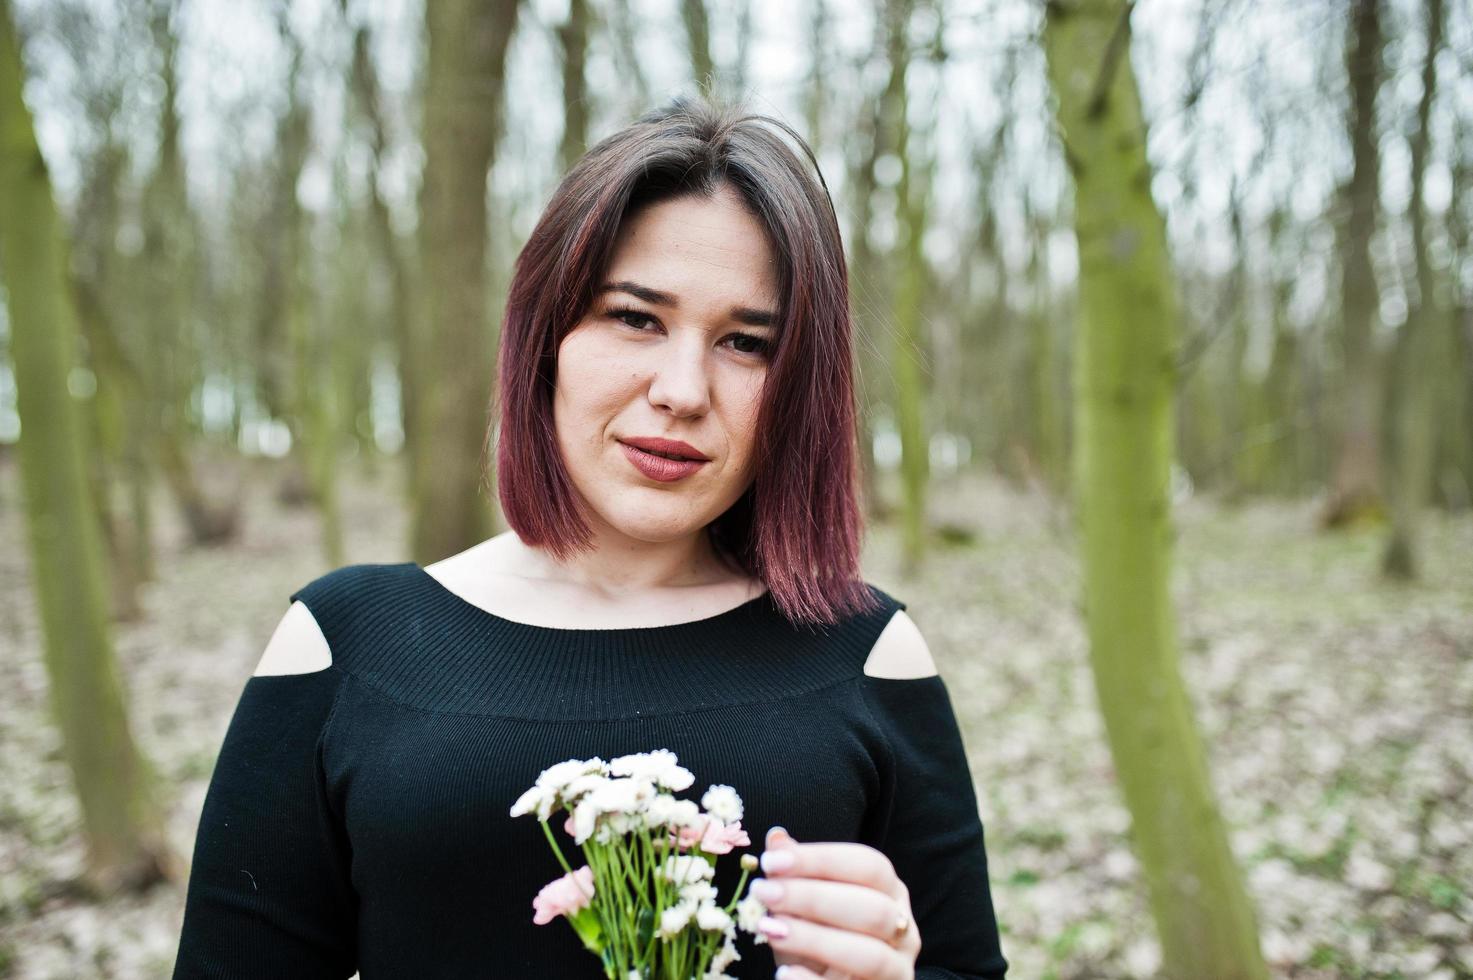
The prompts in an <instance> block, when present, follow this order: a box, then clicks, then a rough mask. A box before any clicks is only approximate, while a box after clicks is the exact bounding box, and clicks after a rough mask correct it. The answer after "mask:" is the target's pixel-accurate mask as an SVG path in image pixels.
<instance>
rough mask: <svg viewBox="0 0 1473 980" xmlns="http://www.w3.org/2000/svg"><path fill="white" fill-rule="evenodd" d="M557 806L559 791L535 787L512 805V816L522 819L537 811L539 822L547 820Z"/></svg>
mask: <svg viewBox="0 0 1473 980" xmlns="http://www.w3.org/2000/svg"><path fill="white" fill-rule="evenodd" d="M556 806H557V791H556V790H552V789H548V788H547V787H545V786H533V787H532V788H531V789H529V790H527V791H526V792H525V793H523V794H522V795H521V796H519V797H517V801H516V802H515V803H513V804H512V805H511V815H512V816H514V817H520V816H521V815H522V814H524V813H530V812H532V811H533V810H536V811H537V819H538V820H546V819H547V818H548V817H549V816H551V815H552V811H553V808H554V807H556Z"/></svg>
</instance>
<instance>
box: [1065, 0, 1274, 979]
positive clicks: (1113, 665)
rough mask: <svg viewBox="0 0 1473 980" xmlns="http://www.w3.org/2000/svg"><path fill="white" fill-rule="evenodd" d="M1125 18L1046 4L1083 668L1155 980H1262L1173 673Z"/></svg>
mask: <svg viewBox="0 0 1473 980" xmlns="http://www.w3.org/2000/svg"><path fill="white" fill-rule="evenodd" d="M1130 11H1131V5H1130V4H1129V3H1128V2H1126V0H1077V2H1074V3H1064V2H1060V0H1056V2H1053V3H1050V4H1049V6H1048V11H1047V20H1046V25H1045V28H1044V32H1043V39H1044V47H1045V53H1046V56H1047V61H1048V70H1049V76H1050V80H1051V82H1052V84H1053V87H1054V92H1055V94H1056V96H1057V105H1058V117H1059V118H1058V122H1059V125H1060V128H1061V130H1062V132H1063V139H1064V152H1065V156H1066V158H1067V160H1068V163H1069V168H1070V170H1071V172H1072V173H1073V176H1074V184H1075V195H1074V201H1075V204H1074V211H1075V231H1076V235H1077V238H1078V243H1079V267H1080V272H1079V283H1080V285H1079V294H1080V306H1081V310H1080V317H1079V324H1078V330H1079V333H1078V340H1077V345H1076V354H1075V357H1076V360H1075V368H1076V373H1075V392H1076V394H1075V397H1076V403H1075V410H1076V413H1077V426H1078V430H1077V436H1076V439H1075V452H1076V455H1075V461H1074V462H1075V475H1076V479H1077V487H1076V489H1077V494H1078V496H1077V502H1078V508H1079V520H1080V530H1081V533H1082V547H1083V565H1084V590H1085V597H1086V600H1087V601H1086V609H1087V619H1088V631H1089V641H1090V660H1091V663H1092V665H1093V669H1094V677H1095V687H1096V691H1097V693H1098V696H1099V701H1100V707H1101V710H1102V712H1103V714H1104V720H1105V728H1106V731H1107V733H1108V736H1109V740H1110V749H1111V752H1112V754H1113V756H1114V760H1115V768H1116V771H1117V772H1118V774H1119V777H1120V783H1121V786H1122V788H1123V790H1124V794H1125V802H1126V805H1127V806H1128V807H1129V809H1130V813H1131V817H1132V828H1131V830H1132V837H1133V840H1134V844H1135V848H1136V852H1137V853H1138V854H1139V856H1140V858H1141V866H1142V868H1143V869H1144V872H1145V878H1146V884H1147V886H1148V888H1149V891H1150V897H1151V905H1152V909H1153V911H1154V913H1155V918H1156V923H1157V928H1158V930H1159V933H1160V938H1161V947H1162V963H1163V968H1164V971H1165V974H1166V975H1167V976H1170V977H1175V978H1180V980H1188V978H1198V977H1214V978H1219V980H1234V978H1246V977H1251V978H1262V977H1266V976H1267V971H1266V970H1265V967H1264V963H1263V959H1262V956H1261V954H1260V952H1259V948H1258V937H1257V926H1256V923H1255V915H1254V912H1253V908H1252V906H1251V905H1250V904H1249V901H1248V897H1247V894H1246V892H1245V890H1244V888H1243V884H1242V881H1241V878H1240V876H1239V873H1238V869H1237V866H1236V865H1235V864H1234V861H1233V855H1232V851H1231V849H1230V848H1229V845H1228V838H1227V833H1226V830H1225V829H1224V826H1223V822H1222V818H1221V816H1220V815H1219V813H1218V808H1217V804H1216V800H1215V797H1214V794H1213V790H1212V783H1211V780H1210V778H1209V774H1208V771H1207V759H1206V753H1205V750H1204V748H1203V745H1202V740H1201V737H1200V736H1199V734H1198V731H1197V727H1196V722H1195V720H1194V718H1193V715H1192V707H1191V701H1190V700H1189V698H1188V696H1187V692H1186V690H1185V688H1184V686H1183V683H1182V679H1181V676H1180V672H1179V668H1178V664H1177V641H1176V626H1175V615H1174V613H1173V610H1172V607H1171V602H1170V591H1169V579H1170V553H1171V534H1172V531H1171V521H1170V508H1171V499H1170V467H1171V454H1172V444H1173V443H1172V436H1173V428H1174V426H1173V419H1172V405H1173V399H1174V396H1175V385H1176V381H1177V377H1176V372H1177V366H1176V350H1175V339H1174V337H1173V333H1174V325H1175V323H1176V321H1177V309H1176V304H1175V300H1174V286H1173V283H1172V280H1171V264H1170V261H1169V258H1168V253H1167V245H1166V225H1165V222H1164V221H1163V220H1162V217H1161V214H1160V212H1159V211H1158V210H1157V209H1156V205H1155V202H1154V201H1153V200H1152V199H1151V196H1150V184H1151V182H1150V179H1149V176H1150V165H1149V163H1148V161H1147V158H1146V144H1145V122H1144V120H1143V118H1142V115H1141V108H1140V98H1139V94H1138V92H1137V89H1136V83H1135V75H1134V72H1133V71H1132V69H1131V63H1130V19H1129V18H1130Z"/></svg>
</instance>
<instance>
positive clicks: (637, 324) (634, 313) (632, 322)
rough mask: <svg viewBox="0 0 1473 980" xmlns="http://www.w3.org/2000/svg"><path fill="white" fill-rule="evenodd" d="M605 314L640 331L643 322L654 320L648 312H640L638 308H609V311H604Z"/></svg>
mask: <svg viewBox="0 0 1473 980" xmlns="http://www.w3.org/2000/svg"><path fill="white" fill-rule="evenodd" d="M605 316H609V317H612V318H614V319H615V320H618V321H619V322H621V323H624V324H626V325H628V326H630V327H633V328H634V329H635V330H641V331H642V330H643V324H645V323H653V322H654V318H653V317H651V316H649V315H648V314H645V313H641V312H639V311H638V310H627V309H618V310H609V312H608V313H606V314H605Z"/></svg>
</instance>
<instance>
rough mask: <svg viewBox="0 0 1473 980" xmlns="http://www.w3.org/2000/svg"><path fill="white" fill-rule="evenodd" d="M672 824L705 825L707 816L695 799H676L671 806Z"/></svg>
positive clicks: (677, 825) (678, 825)
mask: <svg viewBox="0 0 1473 980" xmlns="http://www.w3.org/2000/svg"><path fill="white" fill-rule="evenodd" d="M670 811H671V813H670V824H671V826H675V827H704V826H705V823H704V822H703V821H704V820H705V817H704V816H703V815H702V814H701V808H700V807H698V806H696V803H695V801H694V800H676V801H675V802H674V803H673V804H672V805H671V807H670Z"/></svg>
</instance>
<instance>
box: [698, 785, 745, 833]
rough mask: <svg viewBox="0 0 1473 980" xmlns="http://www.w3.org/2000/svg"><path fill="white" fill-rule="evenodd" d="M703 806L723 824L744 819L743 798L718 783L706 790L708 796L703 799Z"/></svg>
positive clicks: (728, 787)
mask: <svg viewBox="0 0 1473 980" xmlns="http://www.w3.org/2000/svg"><path fill="white" fill-rule="evenodd" d="M701 806H703V807H705V808H706V812H707V813H710V814H711V815H712V816H714V817H716V818H718V819H719V820H720V821H721V822H722V823H732V822H734V821H737V820H740V819H742V798H741V797H740V796H738V795H737V791H736V790H734V789H732V788H731V787H730V786H723V785H721V784H719V783H718V784H717V785H714V786H712V787H711V788H710V789H708V790H706V795H705V796H702V797H701Z"/></svg>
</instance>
